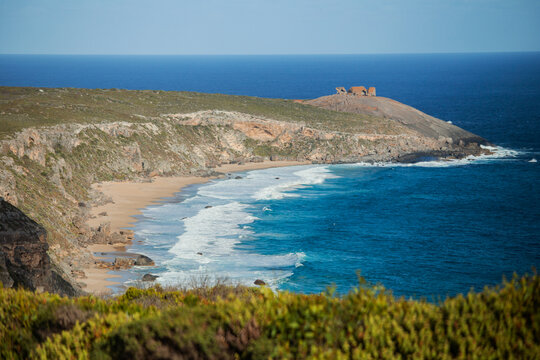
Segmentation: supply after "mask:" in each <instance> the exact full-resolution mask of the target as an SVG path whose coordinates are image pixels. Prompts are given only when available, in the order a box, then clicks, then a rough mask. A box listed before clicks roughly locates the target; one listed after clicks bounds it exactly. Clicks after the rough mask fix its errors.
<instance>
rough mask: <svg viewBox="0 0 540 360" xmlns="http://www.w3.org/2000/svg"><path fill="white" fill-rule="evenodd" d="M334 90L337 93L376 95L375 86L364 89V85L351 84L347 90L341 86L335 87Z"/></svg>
mask: <svg viewBox="0 0 540 360" xmlns="http://www.w3.org/2000/svg"><path fill="white" fill-rule="evenodd" d="M336 92H337V94H338V95H355V96H377V93H376V91H375V87H373V86H372V87H370V88H369V89H366V88H365V87H364V86H352V87H351V88H349V90H348V91H347V90H345V88H344V87H343V86H340V87H337V88H336Z"/></svg>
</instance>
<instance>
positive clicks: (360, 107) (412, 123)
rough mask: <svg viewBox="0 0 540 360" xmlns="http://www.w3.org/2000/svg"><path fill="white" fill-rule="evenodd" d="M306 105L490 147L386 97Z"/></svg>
mask: <svg viewBox="0 0 540 360" xmlns="http://www.w3.org/2000/svg"><path fill="white" fill-rule="evenodd" d="M304 104H309V105H313V106H316V107H319V108H324V109H328V110H334V111H341V112H348V113H354V114H362V115H369V116H375V117H381V118H385V119H388V120H392V121H396V122H398V123H400V124H403V125H405V126H406V127H408V128H409V129H411V130H414V131H416V132H418V133H419V134H421V135H423V136H426V137H430V138H434V139H438V138H439V137H441V136H442V137H446V138H451V139H452V140H453V141H454V143H459V142H460V141H463V143H464V144H465V145H466V144H469V143H478V144H484V145H487V144H488V142H487V140H486V139H484V138H482V137H480V136H478V135H475V134H473V133H470V132H468V131H466V130H463V129H461V128H459V127H457V126H455V125H452V124H449V123H447V122H446V121H443V120H440V119H437V118H435V117H433V116H430V115H428V114H425V113H423V112H421V111H420V110H417V109H415V108H413V107H411V106H408V105H405V104H402V103H400V102H398V101H395V100H392V99H389V98H385V97H380V96H378V97H374V96H353V95H337V94H336V95H329V96H323V97H320V98H317V99H313V100H307V101H305V102H304Z"/></svg>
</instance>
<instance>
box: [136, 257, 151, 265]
mask: <svg viewBox="0 0 540 360" xmlns="http://www.w3.org/2000/svg"><path fill="white" fill-rule="evenodd" d="M135 265H136V266H153V265H155V264H154V260H152V259H150V258H149V257H148V256H146V255H137V258H135Z"/></svg>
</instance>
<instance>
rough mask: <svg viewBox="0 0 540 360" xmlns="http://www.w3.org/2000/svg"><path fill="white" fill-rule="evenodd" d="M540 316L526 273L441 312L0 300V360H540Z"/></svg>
mask: <svg viewBox="0 0 540 360" xmlns="http://www.w3.org/2000/svg"><path fill="white" fill-rule="evenodd" d="M220 286H221V285H220ZM539 308H540V278H539V277H538V276H537V275H536V274H535V275H534V276H524V277H522V278H520V279H518V278H514V279H512V281H510V282H505V283H504V284H503V286H502V287H497V288H493V289H488V288H486V289H485V290H484V291H483V292H481V293H472V292H471V293H469V294H468V295H466V296H461V295H459V296H457V297H454V298H449V299H446V300H445V301H444V302H443V303H440V304H432V303H427V302H423V301H414V300H406V299H403V298H402V299H396V298H395V297H394V296H392V294H391V293H389V292H386V291H385V290H384V289H382V288H381V289H378V288H364V287H359V288H357V289H355V290H354V291H352V292H351V293H349V294H347V295H345V296H343V297H336V296H334V295H332V293H331V292H328V293H325V294H319V295H302V294H293V293H288V292H278V293H274V292H272V291H271V290H269V289H267V288H261V289H247V288H242V287H221V288H207V289H205V290H201V289H195V290H193V291H188V290H182V291H170V290H164V289H162V288H159V287H156V288H151V289H144V290H141V289H134V288H132V289H129V290H128V291H126V293H125V294H124V295H122V296H120V297H118V298H116V299H112V300H101V299H97V298H95V297H81V298H75V299H68V298H61V297H58V296H56V295H51V294H35V293H32V292H27V291H23V290H0V338H1V339H2V341H1V342H0V358H6V359H16V358H42V359H47V358H55V359H87V358H95V359H167V358H178V359H205V358H206V359H233V358H245V359H256V358H261V359H264V358H279V359H282V358H284V359H287V358H288V359H297V358H322V359H341V358H343V359H345V358H353V359H371V358H437V359H446V358H482V359H483V358H492V359H501V358H504V359H507V358H519V359H522V358H538V354H540V344H539V340H538V339H540V312H539V310H538V309H539Z"/></svg>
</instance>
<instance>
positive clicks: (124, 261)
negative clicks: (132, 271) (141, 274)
mask: <svg viewBox="0 0 540 360" xmlns="http://www.w3.org/2000/svg"><path fill="white" fill-rule="evenodd" d="M133 265H135V259H134V258H130V257H123V256H122V257H117V258H115V259H114V261H113V263H112V267H113V268H114V269H127V268H130V267H132V266H133Z"/></svg>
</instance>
